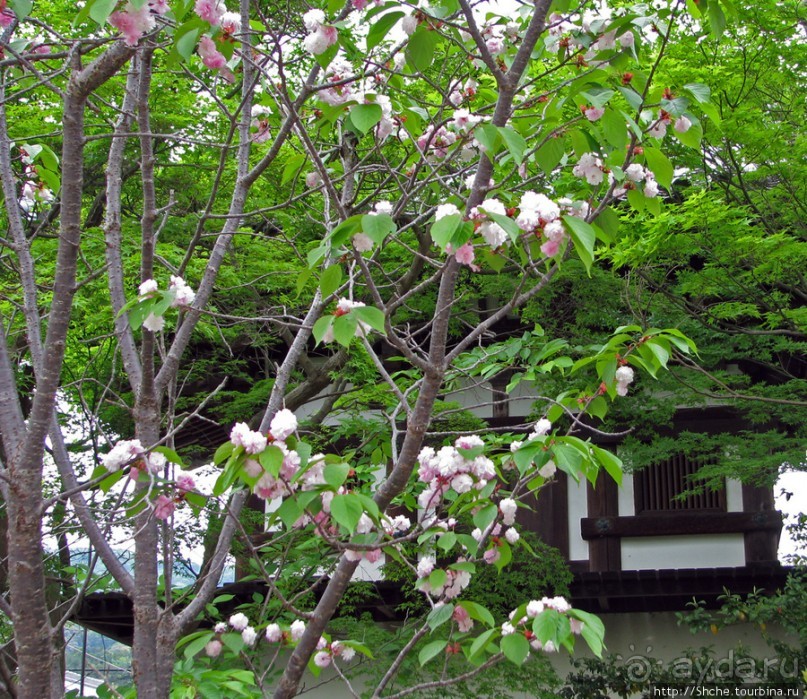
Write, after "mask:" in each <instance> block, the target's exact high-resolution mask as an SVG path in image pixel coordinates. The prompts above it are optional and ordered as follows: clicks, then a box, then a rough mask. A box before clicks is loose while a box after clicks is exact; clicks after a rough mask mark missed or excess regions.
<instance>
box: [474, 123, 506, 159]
mask: <svg viewBox="0 0 807 699" xmlns="http://www.w3.org/2000/svg"><path fill="white" fill-rule="evenodd" d="M474 137H475V138H476V140H477V141H479V142H480V143H481V144H482V145H483V146H484V148H485V152H486V153H487V154H488V156H490V157H491V158H492V157H493V156H494V155H496V153H497V152H498V151H499V148H500V147H501V142H502V135H501V133H500V132H499V129H497V128H496V127H495V126H494V125H493V124H482V125H481V126H477V127H476V129H475V130H474Z"/></svg>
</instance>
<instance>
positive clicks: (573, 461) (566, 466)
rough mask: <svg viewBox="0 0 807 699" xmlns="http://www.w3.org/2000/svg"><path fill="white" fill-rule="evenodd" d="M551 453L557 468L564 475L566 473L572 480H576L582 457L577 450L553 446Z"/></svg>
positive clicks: (564, 446) (561, 445)
mask: <svg viewBox="0 0 807 699" xmlns="http://www.w3.org/2000/svg"><path fill="white" fill-rule="evenodd" d="M552 452H553V454H554V456H555V463H556V464H557V466H558V468H559V469H560V470H561V471H563V472H564V473H568V474H569V475H570V476H572V478H575V479H577V478H578V476H579V475H580V470H581V467H582V466H583V455H582V454H581V453H580V452H579V451H577V449H574V448H572V447H568V446H566V445H563V444H555V445H554V446H553V448H552Z"/></svg>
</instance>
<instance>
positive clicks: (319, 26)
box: [303, 8, 339, 56]
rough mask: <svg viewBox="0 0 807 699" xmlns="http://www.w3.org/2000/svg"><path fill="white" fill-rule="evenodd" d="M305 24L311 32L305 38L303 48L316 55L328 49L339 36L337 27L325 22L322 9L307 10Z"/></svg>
mask: <svg viewBox="0 0 807 699" xmlns="http://www.w3.org/2000/svg"><path fill="white" fill-rule="evenodd" d="M303 24H304V25H305V28H306V30H307V31H308V32H310V33H309V34H308V36H306V37H305V39H303V48H304V49H305V50H306V51H308V53H310V54H313V55H314V56H318V55H319V54H321V53H324V52H325V51H327V50H328V48H329V47H331V46H333V45H334V44H335V43H336V41H337V39H338V38H339V33H338V32H337V30H336V27H333V26H331V25H329V24H325V13H324V12H323V11H322V10H319V9H316V8H315V9H313V10H309V11H308V12H306V13H305V14H304V15H303Z"/></svg>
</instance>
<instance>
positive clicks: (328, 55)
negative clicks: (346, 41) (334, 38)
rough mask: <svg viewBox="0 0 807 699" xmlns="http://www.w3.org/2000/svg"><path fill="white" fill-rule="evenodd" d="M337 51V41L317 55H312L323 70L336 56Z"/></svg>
mask: <svg viewBox="0 0 807 699" xmlns="http://www.w3.org/2000/svg"><path fill="white" fill-rule="evenodd" d="M337 53H339V42H336V43H335V44H333V45H332V46H329V47H328V48H327V49H325V50H324V51H323V52H322V53H320V54H319V55H317V56H314V59H315V60H316V62H317V63H318V64H319V65H320V67H321V68H322V69H323V70H324V69H326V68H327V67H328V66H329V65H331V61H332V60H333V59H334V58H335V57H336V54H337Z"/></svg>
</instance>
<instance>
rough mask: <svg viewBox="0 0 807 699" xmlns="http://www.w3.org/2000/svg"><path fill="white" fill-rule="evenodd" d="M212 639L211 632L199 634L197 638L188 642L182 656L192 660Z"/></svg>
mask: <svg viewBox="0 0 807 699" xmlns="http://www.w3.org/2000/svg"><path fill="white" fill-rule="evenodd" d="M212 638H213V632H212V631H203V632H200V634H199V637H198V638H195V639H194V640H192V641H190V642H189V643H188V645H186V646H185V650H184V651H183V655H184V656H185V657H186V658H192V657H193V656H194V655H196V654H197V653H198V652H199V651H200V650H202V648H204V647H205V646H206V645H207V644H208V642H209V641H210V640H211V639H212ZM183 640H184V639H183Z"/></svg>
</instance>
